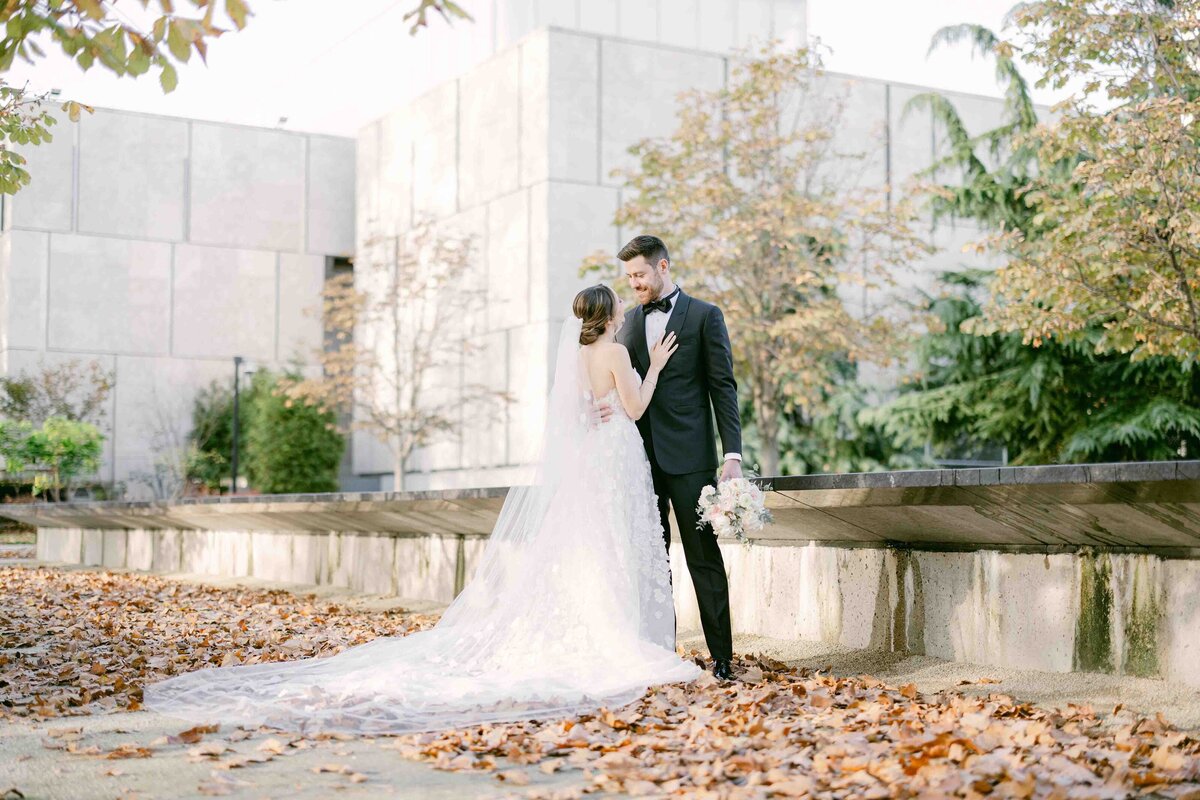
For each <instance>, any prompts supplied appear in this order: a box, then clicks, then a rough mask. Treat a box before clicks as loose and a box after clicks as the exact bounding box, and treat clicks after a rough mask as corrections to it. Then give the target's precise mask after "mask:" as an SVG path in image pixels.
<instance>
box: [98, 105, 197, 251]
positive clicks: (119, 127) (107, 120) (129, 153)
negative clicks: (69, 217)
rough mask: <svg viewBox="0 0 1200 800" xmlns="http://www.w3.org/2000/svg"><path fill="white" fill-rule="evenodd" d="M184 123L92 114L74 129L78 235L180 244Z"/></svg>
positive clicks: (185, 148) (185, 151)
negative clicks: (77, 190)
mask: <svg viewBox="0 0 1200 800" xmlns="http://www.w3.org/2000/svg"><path fill="white" fill-rule="evenodd" d="M187 160H188V122H187V121H186V120H177V119H168V118H165V117H150V116H143V115H141V114H123V113H119V112H113V111H97V112H96V113H95V114H92V115H86V114H85V115H84V116H83V118H82V119H81V120H80V123H79V230H80V232H82V233H95V234H102V235H112V236H129V237H134V238H138V239H166V240H169V241H173V242H178V241H181V240H182V239H183V238H184V211H185V206H184V199H185V198H184V195H185V194H186V188H185V186H186V184H185V172H186V169H187Z"/></svg>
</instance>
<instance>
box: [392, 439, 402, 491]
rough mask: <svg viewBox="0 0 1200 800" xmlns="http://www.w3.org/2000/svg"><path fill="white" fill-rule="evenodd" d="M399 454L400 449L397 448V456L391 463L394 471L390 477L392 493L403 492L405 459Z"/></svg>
mask: <svg viewBox="0 0 1200 800" xmlns="http://www.w3.org/2000/svg"><path fill="white" fill-rule="evenodd" d="M400 452H401V451H400V449H399V448H397V450H396V453H397V455H396V457H395V459H394V460H393V463H392V469H393V470H395V473H394V474H393V475H392V491H393V492H403V491H404V462H405V458H404V456H402V455H400V454H399V453H400Z"/></svg>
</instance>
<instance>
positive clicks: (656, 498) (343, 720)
mask: <svg viewBox="0 0 1200 800" xmlns="http://www.w3.org/2000/svg"><path fill="white" fill-rule="evenodd" d="M618 258H620V260H621V261H622V262H624V264H625V272H626V276H627V278H628V280H629V283H630V286H631V287H632V289H633V291H634V292H635V294H636V295H637V299H638V301H639V302H640V305H637V306H634V307H633V308H632V309H630V310H628V311H625V310H624V308H623V306H624V304H623V302H622V301H621V299H620V298H619V297H618V296H617V295H616V293H615V292H613V290H612V289H610V288H608V287H607V286H602V285H601V286H593V287H590V288H588V289H584V290H583V291H581V292H580V293H579V294H578V295H577V296H576V297H575V300H574V303H573V306H572V310H573V312H574V316H573V318H572V319H569V320H568V321H567V322H566V323H565V324H564V326H563V333H562V337H561V340H560V342H559V348H558V355H557V358H556V364H555V377H554V384H553V388H552V390H551V392H550V397H549V402H548V410H547V416H546V426H545V431H544V434H543V435H544V440H543V443H542V450H541V456H540V458H539V459H538V462H537V464H536V467H535V474H534V479H533V481H532V483H531V484H530V485H528V486H522V487H514V488H513V489H511V490H510V491H509V493H508V496H507V497H506V498H505V502H504V506H503V508H502V510H501V512H500V516H499V518H498V520H497V522H496V526H495V529H494V530H493V532H492V535H491V537H490V538H489V540H488V543H487V547H486V549H485V551H484V553H483V555H482V556H481V559H480V564H479V566H478V568H477V569H476V573H475V576H474V577H473V578H472V580H471V581H470V583H469V584H468V585H467V586H466V587H465V588H464V589H463V591H462V593H461V594H459V596H458V597H457V598H456V599H455V600H454V602H453V603H451V604H450V606H449V607H448V608H447V609H446V611H445V613H444V614H443V615H442V618H441V620H440V621H439V622H438V624H437V625H436V626H435V627H434V628H433V629H431V630H428V631H423V632H420V633H414V634H411V635H409V636H405V637H383V638H380V639H376V640H374V641H372V642H369V643H367V644H365V645H360V646H358V647H354V648H351V649H349V650H346V651H344V652H342V653H340V654H338V655H336V656H333V657H330V658H311V659H305V660H302V661H293V662H279V663H265V664H252V665H245V666H237V667H227V668H218V669H205V670H199V671H196V672H191V673H186V674H183V675H178V676H175V677H173V678H170V679H168V680H165V681H163V682H160V683H157V684H153V685H151V686H148V687H146V689H145V692H144V695H145V703H144V704H145V706H146V707H147V708H149V709H151V710H154V711H158V712H161V713H164V714H168V715H171V716H176V717H181V718H184V719H189V720H193V721H196V722H212V721H214V720H220V721H223V722H226V723H229V724H239V725H248V726H256V725H271V726H275V727H280V728H288V729H300V730H304V731H329V732H338V731H340V732H352V733H368V734H375V733H411V732H419V731H428V730H438V729H444V728H452V727H465V726H470V725H477V724H482V723H489V722H502V721H515V720H528V719H540V718H547V717H555V716H565V715H573V714H579V713H586V712H590V711H594V710H596V709H597V708H600V707H602V706H607V707H618V706H622V705H626V704H628V703H630V702H633V701H634V700H636V699H637V698H639V697H640V696H641V695H642V694H644V693H645V691H646V689H647V688H649V687H650V686H653V685H657V684H662V683H674V682H680V681H690V680H693V679H695V678H696V677H697V676H698V675H699V674H700V669H699V667H697V666H696V664H695V663H693V662H692V661H690V660H687V659H684V658H681V657H680V656H679V655H677V653H676V651H675V613H674V605H673V601H672V596H671V574H670V565H669V560H668V550H667V546H669V544H670V527H669V511H670V508H672V507H673V508H674V510H675V521H676V524H677V527H678V530H679V537H680V540H681V541H682V544H683V551H684V556H685V558H686V560H687V565H688V571H689V572H690V574H691V577H692V584H693V586H694V587H695V590H696V600H697V603H698V605H699V608H700V619H701V624H702V626H703V629H704V636H705V640H706V641H707V643H708V648H709V652H710V654H711V656H712V665H713V666H712V670H713V674H714V675H715V676H716V677H717V678H721V679H730V678H731V677H732V675H731V672H730V660H731V658H732V655H733V652H732V648H733V641H732V634H731V630H730V621H729V588H728V583H727V581H726V577H725V567H724V563H723V561H722V558H721V551H720V549H719V548H718V547H717V541H716V537H714V536H713V534H712V531H711V529H710V528H709V527H708V526H707V525H705V526H700V525H699V524H698V522H699V521H698V519H697V514H696V506H697V504H698V501H699V497H700V492H701V490H702V489H703V488H704V486H706V485H709V484H711V483H713V476H714V475H715V473H716V470H717V467H718V460H717V452H716V449H715V446H714V444H715V436H714V433H719V434H720V437H721V442H722V445H723V446H724V450H725V451H726V453H725V457H724V462H723V466H722V469H721V479H722V480H724V479H726V478H733V477H740V476H741V469H740V449H741V431H740V424H739V416H738V403H737V386H736V383H735V382H734V377H733V363H732V357H731V353H730V345H729V335H728V332H727V331H726V328H725V322H724V318H723V317H722V314H721V311H720V309H718V308H717V307H716V306H713V305H712V304H710V303H706V302H704V301H702V300H699V299H696V298H693V297H690V296H688V295H686V294H684V293H683V292H682V291H681V290H680V289H679V288H678V287H677V286H675V284H674V282H673V281H672V279H671V262H670V257H669V255H668V253H667V248H666V246H665V245H664V244H663V242H662V241H661V240H660V239H658V238H657V237H654V236H638V237H636V238H635V239H633V240H632V241H630V242H629V243H628V244H627V245H626V246H625V247H624V248H622V249H621V251H620V253H619V254H618ZM710 409H711V410H710ZM714 416H715V419H716V431H715V432H714V430H713V425H714V422H713V420H714ZM664 545H666V546H664Z"/></svg>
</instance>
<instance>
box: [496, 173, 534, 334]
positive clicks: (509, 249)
mask: <svg viewBox="0 0 1200 800" xmlns="http://www.w3.org/2000/svg"><path fill="white" fill-rule="evenodd" d="M487 220H488V222H487V231H488V233H487V327H488V329H489V330H502V329H503V328H506V327H511V326H513V325H519V324H522V323H524V322H527V321H528V320H529V314H530V307H529V190H526V189H522V190H521V191H519V192H513V193H512V194H510V195H507V196H505V197H500V198H497V199H496V200H494V201H492V202H491V203H488V207H487Z"/></svg>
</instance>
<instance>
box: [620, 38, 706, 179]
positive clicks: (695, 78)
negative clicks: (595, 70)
mask: <svg viewBox="0 0 1200 800" xmlns="http://www.w3.org/2000/svg"><path fill="white" fill-rule="evenodd" d="M600 73H601V77H600V80H601V84H600V92H601V98H600V108H601V112H600V155H601V157H600V176H601V180H602V181H604V182H605V183H609V184H612V185H618V184H619V183H620V182H621V181H620V180H618V179H615V178H613V177H612V176H611V173H612V171H613V170H614V169H617V168H629V167H631V166H632V165H633V163H634V162H633V159H632V157H631V156H630V155H629V154H628V153H627V152H626V151H627V150H628V149H629V146H630V145H632V144H634V143H635V142H637V141H639V140H641V139H644V138H647V137H654V136H668V135H670V134H671V132H672V131H674V130H675V127H676V121H675V109H676V108H677V107H678V106H677V101H676V97H677V95H678V94H679V93H680V92H682V91H685V90H687V89H699V90H706V91H707V90H714V89H718V88H720V87H721V86H722V85H723V84H724V81H725V60H724V59H723V58H719V57H717V56H708V55H702V54H699V53H691V52H683V51H678V50H668V49H664V48H660V47H653V46H650V45H643V44H634V43H630V42H621V41H612V40H604V41H602V42H601V47H600ZM635 109H656V111H655V113H634V111H635Z"/></svg>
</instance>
